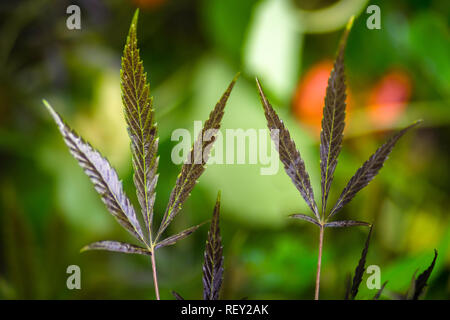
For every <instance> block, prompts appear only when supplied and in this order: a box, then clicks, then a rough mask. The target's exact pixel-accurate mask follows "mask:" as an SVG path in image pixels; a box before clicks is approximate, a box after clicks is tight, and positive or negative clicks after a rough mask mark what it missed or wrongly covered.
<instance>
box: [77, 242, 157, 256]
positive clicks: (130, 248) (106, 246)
mask: <svg viewBox="0 0 450 320" xmlns="http://www.w3.org/2000/svg"><path fill="white" fill-rule="evenodd" d="M89 250H105V251H112V252H122V253H134V254H142V255H147V256H151V255H152V253H151V252H150V251H149V250H147V249H145V248H141V247H138V246H135V245H133V244H130V243H125V242H118V241H109V240H105V241H98V242H94V243H91V244H89V245H87V246H85V247H83V248H82V249H81V252H84V251H89Z"/></svg>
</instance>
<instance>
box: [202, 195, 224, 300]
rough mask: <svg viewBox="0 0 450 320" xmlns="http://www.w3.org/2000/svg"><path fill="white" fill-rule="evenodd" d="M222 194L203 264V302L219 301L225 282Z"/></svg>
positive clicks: (211, 227)
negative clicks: (221, 224)
mask: <svg viewBox="0 0 450 320" xmlns="http://www.w3.org/2000/svg"><path fill="white" fill-rule="evenodd" d="M219 215H220V192H219V194H218V195H217V201H216V206H215V207H214V212H213V217H212V220H211V226H210V229H209V232H208V239H207V240H206V248H205V262H204V264H203V300H217V299H219V292H220V288H221V286H222V280H223V255H222V251H223V247H222V238H221V236H220V227H219Z"/></svg>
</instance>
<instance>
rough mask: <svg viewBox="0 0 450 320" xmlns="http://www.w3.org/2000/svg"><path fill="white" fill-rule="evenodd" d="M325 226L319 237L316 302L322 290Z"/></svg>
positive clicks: (321, 228)
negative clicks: (321, 267)
mask: <svg viewBox="0 0 450 320" xmlns="http://www.w3.org/2000/svg"><path fill="white" fill-rule="evenodd" d="M323 231H324V227H323V225H321V226H320V235H319V258H318V259H317V275H316V292H315V295H314V300H319V288H320V266H321V264H322V247H323Z"/></svg>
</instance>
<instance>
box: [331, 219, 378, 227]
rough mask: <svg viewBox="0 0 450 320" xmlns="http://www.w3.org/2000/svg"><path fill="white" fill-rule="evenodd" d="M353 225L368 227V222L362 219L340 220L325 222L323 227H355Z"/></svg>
mask: <svg viewBox="0 0 450 320" xmlns="http://www.w3.org/2000/svg"><path fill="white" fill-rule="evenodd" d="M355 226H366V227H370V223H367V222H364V221H355V220H340V221H332V222H328V223H325V228H345V227H355Z"/></svg>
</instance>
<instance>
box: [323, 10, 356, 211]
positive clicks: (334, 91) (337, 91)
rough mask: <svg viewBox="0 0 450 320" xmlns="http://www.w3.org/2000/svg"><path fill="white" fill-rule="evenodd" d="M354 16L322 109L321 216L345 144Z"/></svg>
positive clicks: (332, 73)
mask: <svg viewBox="0 0 450 320" xmlns="http://www.w3.org/2000/svg"><path fill="white" fill-rule="evenodd" d="M352 24H353V19H351V20H350V22H349V23H348V25H347V29H346V31H345V33H344V36H343V38H342V40H341V44H340V46H339V50H338V53H337V56H336V60H335V62H334V67H333V70H332V71H331V74H330V77H329V79H328V87H327V90H326V96H325V106H324V108H323V118H322V131H321V132H320V173H321V187H322V215H325V211H326V206H327V200H328V193H329V191H330V187H331V182H332V181H333V175H334V170H335V169H336V165H337V160H338V156H339V153H340V151H341V147H342V138H343V136H344V127H345V107H346V104H345V99H346V92H345V90H346V86H345V73H344V52H345V46H346V43H347V38H348V34H349V32H350V28H351V25H352Z"/></svg>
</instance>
